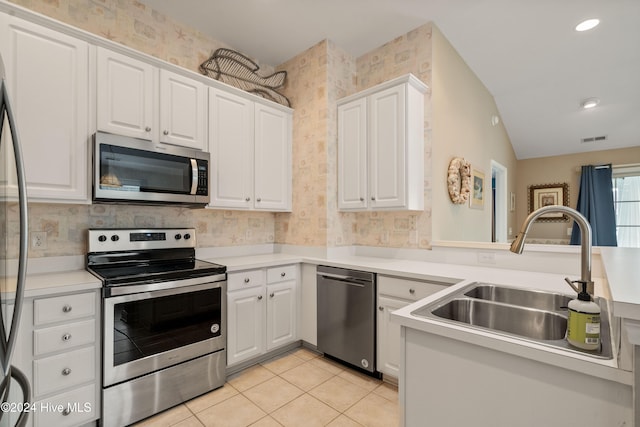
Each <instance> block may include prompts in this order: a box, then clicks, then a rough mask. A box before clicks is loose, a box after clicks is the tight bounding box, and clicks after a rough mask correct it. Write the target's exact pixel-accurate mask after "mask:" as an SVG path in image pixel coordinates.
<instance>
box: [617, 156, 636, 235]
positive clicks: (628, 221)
mask: <svg viewBox="0 0 640 427" xmlns="http://www.w3.org/2000/svg"><path fill="white" fill-rule="evenodd" d="M613 203H614V206H615V210H616V235H617V238H618V246H619V247H626V248H640V165H633V166H614V167H613Z"/></svg>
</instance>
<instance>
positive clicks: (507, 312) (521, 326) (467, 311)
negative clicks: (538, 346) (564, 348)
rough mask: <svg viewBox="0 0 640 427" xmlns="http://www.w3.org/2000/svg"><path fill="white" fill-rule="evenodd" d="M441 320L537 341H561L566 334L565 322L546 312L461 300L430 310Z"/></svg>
mask: <svg viewBox="0 0 640 427" xmlns="http://www.w3.org/2000/svg"><path fill="white" fill-rule="evenodd" d="M433 314H435V315H436V316H438V317H442V318H444V319H450V320H456V321H458V322H464V323H467V324H469V325H475V326H481V327H483V328H489V329H495V330H498V331H503V332H508V333H511V334H514V335H520V336H524V337H528V338H533V339H536V340H561V339H563V338H564V336H565V333H566V332H567V318H566V317H565V316H561V315H559V314H556V313H552V312H549V311H543V310H536V309H530V308H523V307H518V306H514V305H506V304H504V305H503V304H492V303H491V302H487V301H483V300H477V299H475V300H474V299H471V298H463V299H454V300H453V301H450V302H448V303H446V304H445V305H443V306H442V307H439V308H437V309H436V310H433Z"/></svg>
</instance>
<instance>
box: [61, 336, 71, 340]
mask: <svg viewBox="0 0 640 427" xmlns="http://www.w3.org/2000/svg"><path fill="white" fill-rule="evenodd" d="M70 339H71V334H64V335H63V336H62V341H69V340H70Z"/></svg>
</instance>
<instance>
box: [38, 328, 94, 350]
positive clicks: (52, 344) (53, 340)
mask: <svg viewBox="0 0 640 427" xmlns="http://www.w3.org/2000/svg"><path fill="white" fill-rule="evenodd" d="M95 340H96V321H95V320H94V319H90V320H84V321H81V322H73V323H68V324H64V325H60V326H52V327H50V328H44V329H38V330H35V331H34V332H33V355H34V356H42V355H44V354H47V353H51V352H54V351H60V350H70V349H73V348H75V347H78V346H81V345H84V344H91V343H93V342H95Z"/></svg>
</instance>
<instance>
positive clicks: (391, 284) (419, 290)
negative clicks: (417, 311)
mask: <svg viewBox="0 0 640 427" xmlns="http://www.w3.org/2000/svg"><path fill="white" fill-rule="evenodd" d="M446 288H447V285H446V284H444V283H431V282H422V281H418V280H407V279H400V278H397V277H388V276H378V294H380V295H389V296H393V297H397V298H403V299H406V300H409V301H417V300H419V299H422V298H425V297H427V296H429V295H431V294H434V293H436V292H439V291H441V290H443V289H446Z"/></svg>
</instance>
